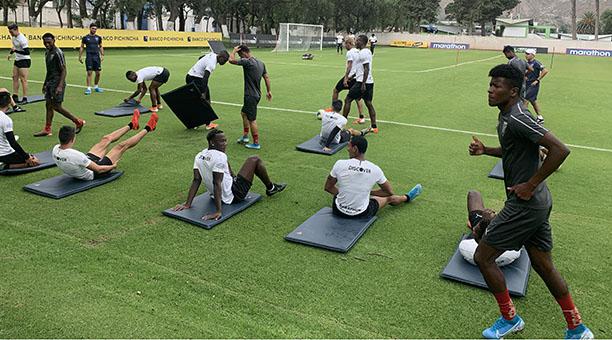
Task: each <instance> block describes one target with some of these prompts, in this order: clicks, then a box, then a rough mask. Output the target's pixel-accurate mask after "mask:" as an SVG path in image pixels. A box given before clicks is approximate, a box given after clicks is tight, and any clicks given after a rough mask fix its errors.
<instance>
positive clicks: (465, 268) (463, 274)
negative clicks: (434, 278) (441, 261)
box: [440, 235, 531, 296]
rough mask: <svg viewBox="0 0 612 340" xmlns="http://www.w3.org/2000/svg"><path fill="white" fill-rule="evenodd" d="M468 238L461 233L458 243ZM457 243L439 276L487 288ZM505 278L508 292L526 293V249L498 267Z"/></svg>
mask: <svg viewBox="0 0 612 340" xmlns="http://www.w3.org/2000/svg"><path fill="white" fill-rule="evenodd" d="M466 238H468V236H467V235H463V236H462V237H461V239H460V240H459V243H460V242H461V241H463V240H465V239H466ZM459 243H457V249H456V250H455V253H454V254H453V256H452V257H451V258H450V260H449V261H448V264H447V265H446V267H445V268H444V270H443V271H442V273H440V276H441V277H443V278H445V279H449V280H454V281H459V282H461V283H465V284H468V285H472V286H476V287H480V288H484V289H488V287H487V283H486V282H485V280H484V278H483V277H482V274H481V273H480V270H479V269H478V267H477V266H475V265H473V264H471V263H469V262H468V261H466V260H465V259H464V258H463V255H461V253H460V252H459ZM500 269H501V271H502V272H503V273H504V277H505V278H506V286H507V287H508V291H509V292H510V294H512V295H514V296H525V295H526V294H527V283H528V282H529V271H530V269H531V261H530V260H529V255H527V250H525V248H522V249H521V255H520V257H519V258H518V259H516V260H515V261H514V262H512V263H511V264H509V265H507V266H503V267H501V268H500Z"/></svg>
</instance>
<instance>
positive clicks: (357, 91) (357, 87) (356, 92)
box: [347, 82, 374, 102]
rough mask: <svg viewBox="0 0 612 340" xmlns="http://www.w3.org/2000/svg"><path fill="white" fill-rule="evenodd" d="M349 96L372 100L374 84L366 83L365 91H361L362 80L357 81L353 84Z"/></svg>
mask: <svg viewBox="0 0 612 340" xmlns="http://www.w3.org/2000/svg"><path fill="white" fill-rule="evenodd" d="M347 97H348V98H351V99H353V100H359V99H363V100H365V101H368V102H371V101H372V99H373V98H374V84H366V90H365V92H361V82H355V83H354V84H353V86H351V89H350V90H349V93H348V95H347Z"/></svg>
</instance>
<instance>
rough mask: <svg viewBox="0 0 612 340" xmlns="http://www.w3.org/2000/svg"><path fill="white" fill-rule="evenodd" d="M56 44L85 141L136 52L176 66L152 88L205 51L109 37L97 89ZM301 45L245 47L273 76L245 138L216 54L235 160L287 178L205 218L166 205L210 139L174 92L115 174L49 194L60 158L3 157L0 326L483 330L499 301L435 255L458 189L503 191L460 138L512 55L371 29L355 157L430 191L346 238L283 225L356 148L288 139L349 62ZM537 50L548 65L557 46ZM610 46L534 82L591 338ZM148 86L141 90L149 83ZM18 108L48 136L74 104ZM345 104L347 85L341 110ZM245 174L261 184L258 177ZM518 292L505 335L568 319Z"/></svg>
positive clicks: (486, 117) (26, 140) (295, 220)
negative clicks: (363, 150) (439, 45)
mask: <svg viewBox="0 0 612 340" xmlns="http://www.w3.org/2000/svg"><path fill="white" fill-rule="evenodd" d="M65 53H66V59H67V64H68V66H67V67H68V77H67V82H68V84H69V86H68V87H67V89H66V101H65V103H64V104H65V105H64V106H65V107H66V108H68V109H69V110H71V111H72V112H73V113H74V114H76V115H78V116H80V117H82V118H84V119H85V120H86V121H87V125H86V126H85V127H84V129H83V131H82V132H81V133H80V134H79V135H78V137H77V139H76V140H77V142H76V145H75V148H76V149H79V150H81V151H83V152H86V151H87V150H88V149H89V148H90V147H91V146H92V145H93V144H94V143H96V142H97V141H98V140H99V139H100V137H102V136H103V135H104V134H106V133H108V132H111V131H112V130H114V129H116V128H119V127H121V126H123V125H125V124H127V123H128V122H129V119H130V118H129V117H125V118H106V117H100V116H95V115H94V112H95V111H97V110H101V109H105V108H108V107H111V106H114V105H116V104H118V103H120V102H121V101H122V99H123V98H125V97H126V96H128V93H131V92H133V91H134V89H135V85H134V84H133V83H131V82H129V81H127V80H126V79H125V72H126V71H127V70H128V69H132V70H137V69H139V68H141V67H145V66H154V65H155V66H164V67H166V68H168V69H169V70H170V72H171V76H170V81H169V83H168V84H166V85H164V86H162V87H161V92H162V93H164V92H167V91H169V90H171V89H174V88H176V87H178V86H180V85H183V84H184V79H185V74H186V73H187V71H188V70H189V68H190V67H191V66H192V65H193V64H194V63H195V61H196V60H197V57H198V56H200V55H201V54H203V51H200V50H198V49H147V50H144V49H135V50H112V49H108V50H107V53H106V57H105V61H104V62H103V75H102V81H101V86H102V87H103V88H104V89H105V90H106V91H105V92H104V93H102V94H99V93H94V94H92V95H91V96H85V95H84V94H83V90H84V86H83V85H84V83H85V67H84V65H81V64H79V62H78V59H77V55H78V54H77V52H75V51H68V50H66V51H65ZM313 53H314V54H315V58H314V60H310V61H303V60H301V53H272V52H271V51H270V50H257V49H254V50H253V54H254V56H255V57H257V58H259V59H261V60H262V61H264V62H265V63H266V66H267V69H268V72H269V74H270V77H271V81H272V93H273V95H274V98H273V101H272V102H271V103H269V102H266V101H265V99H262V101H261V103H260V107H259V116H258V119H257V120H258V123H259V127H260V136H261V137H260V143H261V144H262V149H261V150H259V151H257V152H253V151H251V150H247V149H245V148H244V147H243V146H240V145H238V144H236V143H234V141H235V139H236V138H238V137H239V136H240V135H241V133H242V122H241V118H240V107H241V106H242V93H243V92H242V91H243V76H242V69H241V68H240V67H237V66H234V65H230V64H229V63H228V64H226V65H224V66H218V67H217V69H216V70H215V72H214V73H213V75H212V77H211V80H210V91H211V97H212V100H213V107H214V109H215V111H216V112H217V114H218V115H219V116H220V120H219V121H218V123H219V124H220V128H221V129H222V130H224V131H225V132H226V135H227V136H228V140H229V142H230V145H228V148H227V154H228V158H229V160H230V164H231V165H232V166H233V168H234V170H235V171H237V169H239V166H240V165H241V164H242V162H243V161H244V159H245V158H246V157H247V156H249V155H252V154H258V155H259V156H260V157H261V158H262V159H263V160H264V161H265V164H266V165H267V167H268V170H269V173H270V175H271V177H272V179H273V180H276V181H283V182H286V183H288V188H287V190H285V191H284V192H282V193H280V194H278V195H275V196H274V197H271V198H267V197H264V199H262V200H261V201H260V202H259V203H257V204H256V205H255V206H253V207H252V208H250V209H248V210H246V211H245V212H243V213H241V214H239V215H236V216H234V217H232V218H231V219H230V220H228V221H227V222H224V223H223V224H221V225H219V226H217V227H215V228H214V229H212V230H204V229H201V228H197V227H194V226H192V225H190V224H187V223H184V222H181V221H178V220H174V219H170V218H167V217H164V216H162V214H161V211H162V210H164V209H167V208H169V207H173V206H174V205H176V204H177V203H182V202H184V200H185V198H186V197H187V191H188V188H189V185H190V184H191V180H192V176H193V170H192V166H193V159H194V156H195V155H196V154H197V153H198V152H199V151H201V150H202V149H204V148H205V147H206V146H207V143H206V139H205V133H206V131H205V130H204V129H203V128H201V129H198V130H186V129H185V128H184V126H183V125H182V124H181V123H180V121H179V120H178V119H177V118H176V117H175V115H174V114H173V113H172V112H171V111H170V109H169V108H168V107H167V106H166V107H165V108H164V109H163V110H161V111H160V112H159V115H160V119H159V124H158V127H157V130H155V131H154V132H153V133H151V134H150V135H149V136H147V137H146V138H145V139H144V140H143V141H142V143H141V144H139V145H138V146H137V147H136V148H135V149H132V150H130V151H128V152H127V153H126V155H125V156H124V157H123V159H122V160H121V161H120V163H119V169H120V170H122V171H124V172H125V174H124V175H123V176H122V177H121V178H120V179H118V180H117V181H115V182H112V183H109V184H107V185H104V186H101V187H99V188H96V189H93V190H90V191H87V192H83V193H80V194H77V195H74V196H70V197H68V198H64V199H61V200H53V199H49V198H44V197H40V196H36V195H33V194H30V193H27V192H25V191H23V190H22V187H23V186H24V185H26V184H29V183H33V182H36V181H38V180H42V179H45V178H49V177H52V176H56V175H58V174H59V173H60V171H59V169H57V168H51V169H48V170H43V171H39V172H34V173H30V174H26V175H20V176H13V177H0V192H1V193H2V203H1V207H2V209H1V212H0V240H1V241H0V242H1V246H0V278H1V279H0V338H16V337H17V338H82V337H85V338H91V337H94V338H108V337H111V338H131V337H144V338H149V337H151V338H166V337H172V338H178V337H181V338H182V337H192V338H194V337H196V338H206V337H217V338H225V337H238V338H242V337H256V338H294V337H298V338H310V337H317V338H439V337H444V338H448V337H451V338H478V337H480V334H481V331H482V329H484V328H486V327H488V326H489V325H490V324H491V323H492V322H493V321H494V320H495V318H497V317H498V307H497V305H496V303H495V300H494V298H493V296H492V295H491V294H490V293H489V292H488V291H486V290H482V289H478V288H473V287H470V286H466V285H462V284H459V283H456V282H454V281H447V280H443V279H441V278H440V277H439V274H440V271H441V270H442V268H443V267H444V266H445V265H446V263H447V261H448V259H449V257H450V256H451V255H452V253H453V252H454V250H455V248H456V246H457V242H458V240H459V237H460V235H461V234H462V233H464V232H467V228H466V226H465V224H466V217H467V214H466V199H465V198H466V193H467V191H468V190H470V189H477V190H479V191H481V192H482V194H483V196H484V199H485V204H486V205H487V206H490V207H491V208H494V209H495V210H497V211H499V210H500V209H501V207H502V206H503V202H504V199H505V193H504V185H503V182H502V181H499V180H494V179H489V178H487V174H488V172H489V171H490V170H491V168H492V167H493V166H494V165H495V163H496V162H497V160H496V159H493V158H490V157H486V156H481V157H470V156H469V155H468V144H469V142H470V140H471V136H472V135H475V136H478V137H479V138H480V139H481V140H482V141H483V142H484V143H485V144H486V145H491V146H493V145H498V142H497V137H496V135H495V133H496V131H495V127H496V123H497V114H498V110H497V108H490V107H488V105H487V93H486V91H487V88H488V82H489V78H488V77H487V73H488V71H489V69H491V68H492V67H493V66H495V65H497V64H500V63H505V62H507V60H506V59H505V58H504V57H503V55H502V53H501V52H497V51H462V52H459V54H458V53H457V52H456V51H442V50H420V49H394V48H377V49H376V52H375V55H374V61H373V74H374V79H375V84H376V85H375V91H374V105H375V107H376V109H377V112H378V119H379V124H378V125H379V128H380V133H379V134H378V135H373V134H372V135H368V137H367V139H368V141H369V148H368V152H367V158H368V159H369V160H371V161H372V162H374V163H375V164H377V165H379V166H380V167H381V168H382V169H383V171H384V172H385V175H386V177H387V178H388V179H389V180H390V182H391V183H392V185H393V188H394V189H395V191H396V193H403V192H405V191H407V190H409V189H410V188H412V186H413V185H414V184H416V183H422V185H423V188H424V192H423V194H422V195H421V196H420V197H419V198H418V199H417V200H416V201H414V202H413V203H411V204H409V205H406V206H401V207H388V208H385V209H383V210H382V211H381V212H380V213H379V219H378V220H377V221H376V223H374V224H373V225H372V227H370V229H369V230H368V231H367V233H365V234H364V235H363V237H362V238H361V239H360V241H359V242H358V243H357V244H356V245H355V246H354V248H353V249H352V250H351V251H350V252H348V253H346V254H339V253H334V252H330V251H325V250H321V249H317V248H312V247H307V246H303V245H299V244H294V243H289V242H287V241H285V240H284V239H283V237H284V236H285V235H286V234H287V233H289V232H291V231H292V230H293V229H295V228H296V227H297V226H298V225H299V224H301V223H302V222H303V221H305V220H306V219H307V218H308V217H310V216H311V215H313V214H314V213H315V212H317V211H318V210H319V209H320V208H322V207H324V206H329V205H330V204H331V200H332V197H331V196H330V195H329V194H328V193H326V192H324V190H323V185H324V182H325V179H326V177H327V175H328V174H329V171H330V170H331V168H332V166H333V164H334V163H335V161H336V160H338V159H341V158H347V157H348V153H347V151H346V150H342V151H340V152H339V153H338V154H336V155H335V156H331V157H327V156H322V155H315V154H307V153H301V152H297V151H296V150H295V146H296V145H297V144H300V143H301V142H303V141H305V140H307V139H309V138H311V137H313V136H314V135H315V134H317V133H318V132H319V130H320V121H319V120H317V119H316V118H315V115H314V113H315V112H316V111H317V110H318V109H321V108H325V107H328V106H330V102H331V92H332V88H333V87H334V86H335V84H336V82H337V80H338V79H339V78H340V77H341V75H342V74H343V72H344V60H345V58H344V56H343V55H337V54H336V52H335V50H331V49H329V50H324V51H315V52H313ZM521 57H523V56H522V55H521ZM537 59H538V60H540V61H542V62H543V63H544V65H545V66H547V67H549V68H550V66H551V55H546V54H541V55H538V56H537ZM611 62H612V61H611V60H610V59H609V58H587V57H575V56H565V55H557V56H555V57H554V64H553V65H552V66H553V67H552V69H551V72H550V73H549V75H548V76H547V77H546V78H544V80H543V81H542V88H541V91H540V96H539V103H540V105H541V107H542V110H543V115H544V117H545V119H546V121H545V126H546V127H547V128H549V129H550V130H552V132H553V133H554V134H555V135H556V136H558V137H559V138H560V139H561V140H562V141H564V142H565V143H567V144H570V145H571V150H572V153H571V155H570V156H569V158H568V159H567V160H566V162H565V163H564V164H563V166H562V168H561V169H560V170H559V171H557V172H556V173H555V174H553V175H552V176H551V178H550V179H549V180H548V184H549V187H550V190H551V192H552V195H553V200H554V206H553V212H552V216H551V223H552V225H553V235H554V241H555V243H554V249H553V256H554V260H555V263H556V265H557V267H558V269H559V270H560V271H561V273H562V274H563V275H564V277H565V279H566V280H567V282H568V283H569V285H570V290H571V292H572V294H573V298H574V301H575V302H576V304H577V307H578V308H579V310H580V312H581V313H582V317H583V319H584V320H585V323H586V324H587V325H588V326H589V328H591V330H592V331H593V333H595V335H596V336H598V337H602V338H608V337H611V336H612V328H611V327H610V325H611V324H612V316H611V315H612V314H610V309H611V308H612V297H611V296H610V288H611V287H612V285H611V283H610V282H612V251H611V250H610V249H611V245H612V236H611V233H610V226H611V225H612V210H611V208H610V207H612V195H611V194H610V193H611V192H612V176H610V174H611V173H612V138H611V135H610V128H611V126H612V125H611V124H612V123H611V119H612V118H611V116H610V114H611V110H610V108H611V107H612V96H610V93H612V82H611V81H610V79H612V63H611ZM11 69H12V63H9V62H6V61H5V62H4V63H3V66H2V67H1V71H2V72H1V75H2V77H1V78H0V85H1V86H3V87H7V88H9V89H10V88H11V80H10V75H11ZM44 72H45V69H44V59H43V54H42V52H35V53H34V54H33V62H32V69H31V71H30V77H29V78H30V80H31V81H30V93H31V94H37V93H39V92H40V89H41V85H42V84H41V81H42V80H43V79H44V74H45V73H44ZM262 86H263V84H262ZM345 95H346V92H343V93H342V94H341V98H344V96H345ZM143 105H146V106H150V101H149V98H148V97H146V98H145V99H144V100H143ZM25 109H27V112H23V113H15V114H12V115H11V118H12V119H13V121H14V124H15V133H16V134H17V135H19V136H20V137H21V138H20V140H19V142H20V143H21V145H23V146H24V148H25V149H26V150H27V151H31V152H39V151H43V150H47V149H51V148H52V146H53V145H55V144H56V143H57V132H58V129H59V127H60V126H61V125H63V124H67V123H69V122H68V121H67V120H66V119H64V118H63V117H62V116H61V115H59V114H57V113H56V115H55V120H54V126H53V133H54V135H53V136H52V137H47V138H33V137H32V134H33V133H34V132H37V131H39V130H40V129H41V128H42V127H43V123H44V103H37V104H30V105H28V106H26V107H25ZM356 112H357V111H356V107H355V105H353V108H352V110H351V116H352V117H354V116H355V115H356ZM148 116H149V115H148V114H145V115H143V117H141V126H142V125H144V123H145V122H146V119H148ZM366 116H367V111H366ZM352 121H353V119H349V125H350V122H352ZM353 127H357V126H356V125H353ZM361 127H362V126H359V127H358V128H361ZM132 134H133V132H132V133H130V134H129V135H132ZM252 190H253V191H256V192H258V193H260V194H263V193H264V191H265V188H264V186H263V185H262V184H261V182H259V181H257V180H255V181H254V185H253V188H252ZM200 192H202V188H201V189H200ZM514 302H515V304H516V307H517V311H518V312H519V313H520V314H521V316H522V317H523V318H524V319H525V322H526V328H525V330H524V331H523V332H522V333H521V334H519V335H517V336H514V338H520V337H526V338H559V337H562V336H563V332H564V329H565V321H564V319H563V315H562V313H561V311H560V309H559V306H558V305H557V303H556V302H555V300H554V299H553V297H552V296H551V295H550V294H549V293H548V290H547V288H546V286H545V285H544V283H543V282H542V281H541V280H540V278H539V277H538V276H537V274H536V273H535V272H534V271H533V270H532V271H531V277H530V279H529V288H528V291H527V296H526V297H524V298H515V299H514Z"/></svg>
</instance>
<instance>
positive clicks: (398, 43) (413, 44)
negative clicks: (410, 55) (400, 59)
mask: <svg viewBox="0 0 612 340" xmlns="http://www.w3.org/2000/svg"><path fill="white" fill-rule="evenodd" d="M389 46H392V47H408V48H428V47H429V43H428V42H426V41H412V40H393V41H392V42H391V44H389Z"/></svg>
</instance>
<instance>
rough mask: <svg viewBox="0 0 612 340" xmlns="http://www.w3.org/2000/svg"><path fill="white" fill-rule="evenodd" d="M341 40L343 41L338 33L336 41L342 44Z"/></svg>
mask: <svg viewBox="0 0 612 340" xmlns="http://www.w3.org/2000/svg"><path fill="white" fill-rule="evenodd" d="M342 41H344V37H343V36H342V35H340V34H338V35H337V36H336V43H338V44H342Z"/></svg>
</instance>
